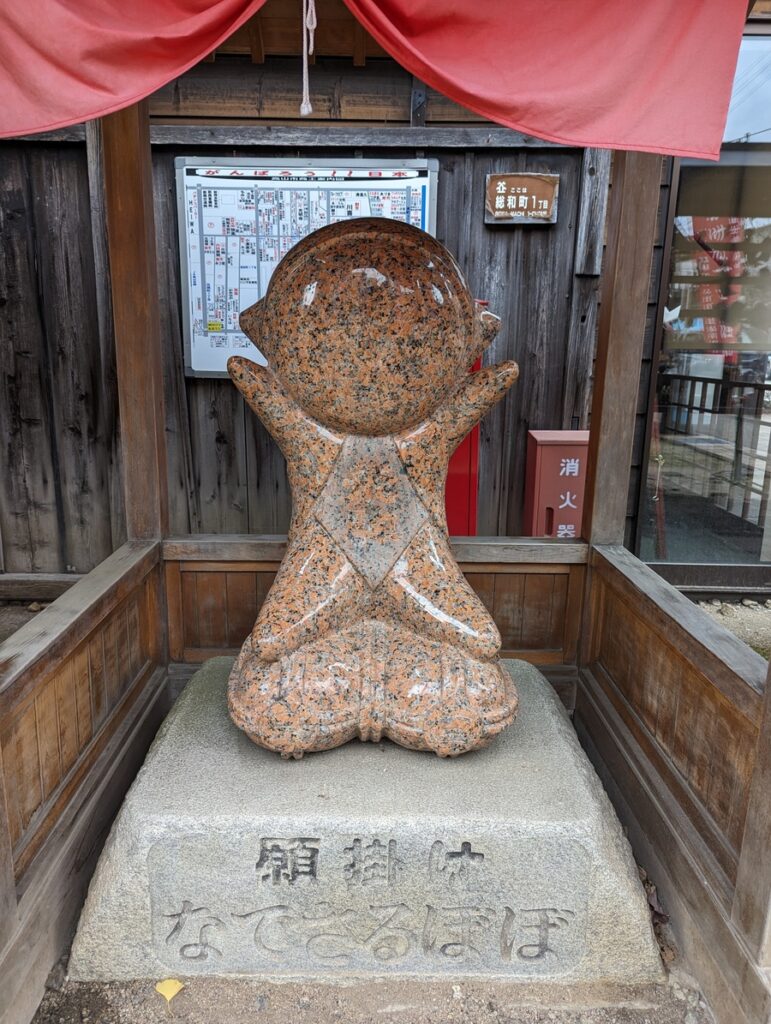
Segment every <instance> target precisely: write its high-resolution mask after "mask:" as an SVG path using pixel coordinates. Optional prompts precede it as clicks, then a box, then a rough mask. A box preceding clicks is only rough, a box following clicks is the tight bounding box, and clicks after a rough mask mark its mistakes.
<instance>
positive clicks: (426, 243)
mask: <svg viewBox="0 0 771 1024" xmlns="http://www.w3.org/2000/svg"><path fill="white" fill-rule="evenodd" d="M498 324H499V321H498V318H497V317H495V316H492V315H491V314H489V313H486V312H485V313H480V312H479V311H478V310H477V308H476V307H475V304H474V301H473V299H472V298H471V295H470V294H469V291H468V288H467V287H466V284H465V282H464V280H463V277H462V276H461V273H460V270H459V268H458V266H457V264H456V263H455V260H454V259H453V258H452V256H451V255H450V254H449V253H448V252H447V250H446V249H445V248H444V246H442V245H440V244H439V242H437V241H436V240H435V239H434V238H432V237H431V236H430V235H427V234H425V233H424V232H422V231H419V230H418V229H417V228H412V227H409V226H407V225H404V224H400V223H397V222H394V221H389V220H384V219H359V220H352V221H346V222H344V223H341V224H335V225H330V226H328V227H325V228H322V229H321V230H319V231H316V232H314V233H313V234H312V235H309V236H307V237H306V238H305V239H304V240H303V241H302V242H300V243H299V244H298V245H296V246H295V247H294V248H293V249H292V250H291V251H290V252H289V253H288V254H287V255H286V256H285V257H284V259H283V260H282V261H281V263H280V264H279V266H278V267H277V268H276V271H275V273H274V274H273V277H272V279H271V282H270V286H269V288H268V292H267V294H266V296H265V298H264V299H263V300H262V301H260V302H258V303H257V304H256V305H254V306H252V307H251V308H250V309H247V310H246V311H245V312H244V313H243V314H242V316H241V326H242V328H243V330H244V331H245V333H246V334H247V335H248V336H249V337H250V338H251V339H252V340H253V341H254V342H255V344H256V345H258V346H259V348H260V349H261V350H262V351H263V352H264V353H265V355H266V357H267V359H268V363H269V367H268V368H265V367H261V366H257V365H256V364H255V363H253V362H250V361H249V360H248V359H242V358H240V357H233V358H231V359H230V361H229V362H228V371H229V373H230V376H231V377H232V378H233V381H234V382H235V384H236V386H237V387H238V388H239V390H240V391H241V392H242V393H243V395H244V397H245V398H246V400H247V402H248V403H249V405H250V406H251V408H252V409H253V410H254V411H255V412H256V413H257V415H258V416H259V417H260V419H261V420H262V421H263V423H264V424H265V426H266V427H267V429H268V430H269V431H270V432H271V434H272V435H273V436H274V437H275V439H276V441H277V442H278V444H279V445H280V447H281V450H282V452H283V453H284V455H285V457H286V461H287V470H288V474H289V482H290V486H291V489H292V501H293V508H292V521H291V525H290V529H289V539H288V547H287V552H286V555H285V557H284V560H283V562H282V563H281V567H280V568H279V571H278V574H277V576H276V579H275V582H274V584H273V586H272V588H271V590H270V592H269V594H268V596H267V599H266V601H265V603H264V605H263V606H262V608H261V609H260V613H259V615H258V617H257V622H256V623H255V625H254V629H253V630H252V633H251V635H250V636H249V637H248V638H247V640H246V642H245V643H244V646H243V648H242V649H241V653H240V656H239V658H238V660H237V662H236V664H235V666H234V668H233V672H232V674H231V677H230V685H229V704H230V714H231V716H232V717H233V720H234V721H235V723H236V724H237V725H238V726H239V727H240V728H241V729H243V730H244V731H245V732H246V733H247V734H248V735H249V737H250V738H251V739H252V740H254V742H255V743H258V744H260V746H263V747H267V748H269V749H270V750H275V751H278V752H279V753H280V754H282V755H283V756H284V757H302V755H303V754H304V753H306V752H307V751H312V750H327V749H329V748H330V747H335V746H338V745H339V744H341V743H345V742H347V741H348V740H350V739H352V738H353V737H355V736H359V737H361V739H363V740H379V739H380V738H381V737H382V736H387V737H389V738H390V739H392V740H394V741H395V742H396V743H400V744H401V745H402V746H405V747H411V748H413V749H415V750H433V751H435V752H436V753H437V754H439V755H441V756H454V755H456V754H462V753H464V752H465V751H468V750H474V749H476V748H478V747H483V746H485V745H486V744H488V743H489V742H490V741H491V740H492V738H493V737H494V736H495V735H496V734H497V733H499V732H500V731H501V730H502V729H503V728H505V727H506V726H507V725H508V724H509V723H510V722H511V721H512V719H513V718H514V715H515V712H516V706H517V697H516V692H515V691H514V688H513V685H512V683H511V680H510V678H509V675H508V673H507V672H505V670H504V669H503V668H502V667H501V665H500V664H499V661H498V651H499V649H500V642H501V641H500V635H499V633H498V630H497V629H496V627H495V623H494V622H493V621H492V619H491V618H490V616H489V614H488V613H487V611H486V609H485V608H484V606H483V605H482V603H481V602H480V600H479V598H478V597H477V596H476V595H475V594H474V592H473V590H472V589H471V587H470V586H469V584H468V583H467V582H466V580H465V578H464V577H463V574H462V573H461V571H460V569H459V568H458V566H457V565H456V563H455V561H454V559H453V556H452V554H451V552H450V547H449V544H448V539H447V521H446V518H445V509H444V483H445V478H446V475H447V463H448V460H449V458H450V456H451V455H452V453H453V451H454V450H455V448H456V447H457V446H458V444H459V443H460V442H461V440H462V439H463V437H464V436H465V435H466V434H467V433H468V431H469V430H471V428H472V427H473V426H474V425H475V424H476V423H477V422H478V421H479V420H480V419H481V417H482V416H483V415H484V414H485V412H487V410H488V409H489V408H490V407H491V406H492V405H493V404H494V403H495V402H497V401H498V400H499V399H500V398H501V397H502V396H503V395H504V394H505V392H506V391H507V389H508V388H509V387H510V386H511V384H512V383H513V382H514V381H515V380H516V378H517V374H518V370H517V365H516V363H502V364H501V365H500V366H490V367H487V368H486V369H483V370H481V371H480V372H479V373H474V374H469V373H468V370H469V367H470V366H471V365H472V364H473V363H474V361H475V360H476V359H477V357H478V356H479V355H480V354H481V352H483V351H484V349H485V348H486V347H487V346H488V345H489V343H490V341H491V340H492V338H493V337H494V336H495V334H496V332H497V329H498Z"/></svg>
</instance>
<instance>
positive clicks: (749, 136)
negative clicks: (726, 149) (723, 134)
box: [724, 128, 771, 146]
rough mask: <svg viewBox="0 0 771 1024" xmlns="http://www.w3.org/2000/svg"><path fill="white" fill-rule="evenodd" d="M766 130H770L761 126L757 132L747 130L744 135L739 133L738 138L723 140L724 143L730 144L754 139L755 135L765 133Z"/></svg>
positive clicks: (770, 130)
mask: <svg viewBox="0 0 771 1024" xmlns="http://www.w3.org/2000/svg"><path fill="white" fill-rule="evenodd" d="M766 132H771V128H761V129H760V131H759V132H747V133H746V134H745V135H740V136H739V138H738V139H728V140H726V142H724V145H728V146H730V145H732V144H733V143H734V142H746V141H747V140H748V139H754V138H755V136H756V135H765V134H766Z"/></svg>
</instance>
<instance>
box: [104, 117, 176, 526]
mask: <svg viewBox="0 0 771 1024" xmlns="http://www.w3.org/2000/svg"><path fill="white" fill-rule="evenodd" d="M101 129H102V153H103V161H104V199H105V209H106V213H107V248H108V252H109V258H110V278H111V282H112V308H113V322H114V325H115V354H116V363H117V373H118V401H119V406H120V433H121V450H122V454H123V484H124V494H125V500H126V529H127V533H128V537H129V540H132V539H136V538H149V537H161V536H163V534H165V533H166V532H167V522H168V483H167V479H166V441H165V436H164V430H165V418H164V410H163V375H162V366H161V343H160V316H159V307H158V285H157V272H156V263H155V221H154V217H153V184H152V164H151V154H150V127H149V119H148V107H147V101H143V102H141V103H136V104H134V105H133V106H131V107H126V109H125V110H120V111H118V112H117V113H116V114H110V115H109V116H107V117H104V118H102V121H101Z"/></svg>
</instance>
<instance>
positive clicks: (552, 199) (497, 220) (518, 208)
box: [485, 173, 560, 224]
mask: <svg viewBox="0 0 771 1024" xmlns="http://www.w3.org/2000/svg"><path fill="white" fill-rule="evenodd" d="M559 187H560V176H559V174H530V173H526V174H488V175H487V182H486V185H485V224H555V223H556V221H557V196H558V194H559Z"/></svg>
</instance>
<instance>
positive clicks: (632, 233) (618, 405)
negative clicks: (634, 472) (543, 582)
mask: <svg viewBox="0 0 771 1024" xmlns="http://www.w3.org/2000/svg"><path fill="white" fill-rule="evenodd" d="M660 183H661V157H660V156H657V155H655V154H652V153H627V152H621V151H617V152H616V153H614V156H613V172H612V178H611V189H610V203H609V207H608V240H607V246H606V250H605V270H604V272H603V276H602V291H601V298H600V323H599V330H598V337H597V359H596V362H595V370H594V388H593V394H592V416H591V424H590V427H591V430H590V434H589V463H588V470H587V480H586V496H585V499H584V517H583V535H584V538H585V539H586V540H588V541H590V542H591V543H592V544H623V542H624V525H625V520H626V507H627V492H628V490H629V472H630V463H631V461H632V441H633V439H634V426H635V414H636V410H637V391H638V388H639V383H640V364H641V361H642V349H643V337H644V333H645V317H646V312H647V305H648V291H649V288H650V274H651V262H652V259H653V242H654V238H655V234H656V220H657V213H658V205H659V191H660Z"/></svg>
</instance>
